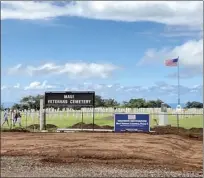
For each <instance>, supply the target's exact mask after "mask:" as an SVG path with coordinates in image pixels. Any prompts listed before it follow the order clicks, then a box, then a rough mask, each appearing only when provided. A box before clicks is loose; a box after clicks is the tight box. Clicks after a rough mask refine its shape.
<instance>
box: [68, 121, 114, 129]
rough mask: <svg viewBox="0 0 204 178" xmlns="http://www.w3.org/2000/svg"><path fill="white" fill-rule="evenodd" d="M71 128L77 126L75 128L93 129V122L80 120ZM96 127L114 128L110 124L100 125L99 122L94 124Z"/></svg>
mask: <svg viewBox="0 0 204 178" xmlns="http://www.w3.org/2000/svg"><path fill="white" fill-rule="evenodd" d="M71 128H75V129H81V128H83V129H93V124H86V123H84V122H79V123H77V124H74V125H73V126H71ZM94 129H113V127H112V126H109V125H104V126H99V125H97V124H94Z"/></svg>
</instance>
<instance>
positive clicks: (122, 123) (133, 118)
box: [114, 113, 150, 132]
mask: <svg viewBox="0 0 204 178" xmlns="http://www.w3.org/2000/svg"><path fill="white" fill-rule="evenodd" d="M114 131H115V132H150V117H149V114H125V113H119V114H115V116H114Z"/></svg>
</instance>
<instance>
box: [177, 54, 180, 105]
mask: <svg viewBox="0 0 204 178" xmlns="http://www.w3.org/2000/svg"><path fill="white" fill-rule="evenodd" d="M177 69H178V75H177V76H178V105H180V74H179V73H180V70H179V56H178V65H177Z"/></svg>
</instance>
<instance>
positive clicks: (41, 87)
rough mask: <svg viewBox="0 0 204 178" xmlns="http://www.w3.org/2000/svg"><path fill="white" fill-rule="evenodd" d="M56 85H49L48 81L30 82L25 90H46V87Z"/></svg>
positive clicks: (51, 87) (52, 87)
mask: <svg viewBox="0 0 204 178" xmlns="http://www.w3.org/2000/svg"><path fill="white" fill-rule="evenodd" d="M54 88H56V86H54V85H48V84H47V81H44V82H43V83H42V84H41V83H40V82H38V81H35V82H32V83H30V85H28V86H26V87H25V88H24V90H36V89H38V90H46V89H54Z"/></svg>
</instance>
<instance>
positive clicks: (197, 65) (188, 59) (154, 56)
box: [138, 39, 203, 77]
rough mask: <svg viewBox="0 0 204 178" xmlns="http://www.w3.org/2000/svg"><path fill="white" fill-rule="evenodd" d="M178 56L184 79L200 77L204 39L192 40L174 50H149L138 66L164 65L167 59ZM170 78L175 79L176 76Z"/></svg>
mask: <svg viewBox="0 0 204 178" xmlns="http://www.w3.org/2000/svg"><path fill="white" fill-rule="evenodd" d="M178 56H179V62H180V68H181V75H182V76H183V77H189V76H195V75H200V74H201V73H202V66H203V39H200V40H191V41H188V42H186V43H184V44H183V45H180V46H176V47H174V48H163V49H149V50H147V51H146V52H145V55H144V57H143V58H142V59H141V61H140V62H139V63H138V64H139V65H146V64H151V65H152V64H155V65H158V64H161V65H164V60H165V59H171V58H177V57H178ZM170 76H173V77H174V76H176V74H171V75H170Z"/></svg>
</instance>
